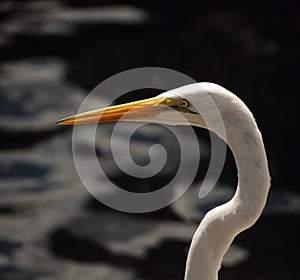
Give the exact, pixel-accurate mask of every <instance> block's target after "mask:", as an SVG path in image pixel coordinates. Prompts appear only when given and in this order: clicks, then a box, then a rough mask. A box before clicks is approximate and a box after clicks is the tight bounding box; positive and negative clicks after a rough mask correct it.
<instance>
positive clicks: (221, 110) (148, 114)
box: [57, 83, 270, 280]
mask: <svg viewBox="0 0 300 280" xmlns="http://www.w3.org/2000/svg"><path fill="white" fill-rule="evenodd" d="M211 100H213V103H214V104H215V105H216V106H215V107H214V106H211ZM199 108H200V110H199ZM174 110H176V111H180V112H181V113H182V114H183V115H184V116H185V118H186V119H187V120H188V122H189V123H190V124H191V125H195V126H199V127H203V128H208V129H210V130H212V131H214V132H215V133H216V134H217V135H219V136H220V137H221V138H223V139H224V141H226V142H227V144H228V146H229V147H230V149H231V150H232V153H233V155H234V158H235V162H236V165H237V169H238V186H237V190H236V192H235V194H234V196H233V197H232V199H231V200H230V201H228V202H227V203H225V204H223V205H221V206H218V207H216V208H214V209H212V210H211V211H209V212H208V213H207V214H206V215H205V217H204V218H203V220H202V221H201V223H200V225H199V227H198V228H197V230H196V232H195V234H194V236H193V239H192V243H191V246H190V249H189V253H188V258H187V262H186V271H185V278H184V279H185V280H199V279H205V280H213V279H217V278H218V271H219V269H220V267H221V261H222V258H223V256H224V254H225V252H226V251H227V249H228V248H229V246H230V244H231V243H232V241H233V239H234V238H235V236H236V235H237V234H239V233H240V232H241V231H243V230H245V229H247V228H249V227H250V226H252V225H253V224H254V223H255V222H256V220H257V219H258V217H259V216H260V214H261V212H262V210H263V208H264V206H265V204H266V199H267V195H268V191H269V187H270V176H269V170H268V163H267V158H266V153H265V149H264V144H263V140H262V136H261V133H260V131H259V129H258V127H257V124H256V122H255V119H254V117H253V115H252V113H251V112H250V110H249V109H248V108H247V106H246V105H245V104H244V103H243V102H242V101H241V100H240V99H239V98H238V97H237V96H235V95H234V94H233V93H231V92H230V91H228V90H226V89H225V88H223V87H221V86H219V85H216V84H213V83H196V84H191V85H187V86H183V87H180V88H178V89H175V90H171V91H167V92H165V93H162V94H160V95H158V96H157V97H154V98H149V99H145V100H142V101H136V102H131V103H127V104H122V105H116V106H110V107H107V108H104V109H98V110H93V111H89V112H86V113H81V114H78V115H74V116H71V117H68V118H65V119H62V120H60V121H58V122H57V123H58V124H62V125H73V124H86V123H92V122H100V123H102V122H114V121H118V120H120V119H121V118H122V117H123V118H122V119H121V120H126V121H146V122H155V123H163V124H169V125H180V124H186V122H183V121H182V119H181V118H176V115H177V114H175V115H174V114H172V112H173V113H174ZM200 113H201V114H200ZM218 115H219V116H221V119H222V124H223V128H225V132H226V137H225V134H223V133H222V131H221V127H222V126H221V125H220V119H219V118H218V117H217V116H218ZM207 123H209V124H210V125H209V127H208V125H207Z"/></svg>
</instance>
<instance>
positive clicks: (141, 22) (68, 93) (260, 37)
mask: <svg viewBox="0 0 300 280" xmlns="http://www.w3.org/2000/svg"><path fill="white" fill-rule="evenodd" d="M295 3H296V1H295V2H292V1H285V2H284V3H283V2H281V3H280V4H277V3H273V2H271V1H269V3H267V2H264V4H260V5H255V4H254V3H252V4H251V5H247V4H244V6H238V4H237V3H235V2H234V1H231V2H228V1H222V2H221V3H219V2H218V1H206V2H204V1H198V2H196V3H194V2H192V1H172V2H167V1H165V2H162V1H161V2H158V1H96V0H94V1H93V0H91V1H2V2H1V3H0V13H1V21H0V62H1V69H0V115H1V118H2V121H1V123H0V133H1V142H2V144H1V147H0V149H1V151H0V157H1V158H0V175H1V177H0V184H1V186H0V191H1V193H0V194H1V199H0V228H1V230H0V279H69V278H70V279H183V271H184V262H185V257H186V253H187V249H188V245H189V239H186V240H183V239H180V238H179V239H176V238H175V237H174V236H170V237H168V236H164V237H163V238H160V239H158V240H156V241H153V242H152V243H151V242H150V245H148V246H146V247H145V251H144V253H143V256H142V257H135V256H132V255H130V254H128V255H126V254H125V253H118V252H117V253H116V251H113V250H112V251H111V250H110V247H109V246H108V247H106V246H105V243H106V239H105V238H104V237H102V236H101V232H102V230H103V228H106V227H109V226H111V224H113V225H116V227H117V229H118V231H122V230H124V228H123V223H125V225H124V227H126V226H129V225H131V227H132V231H130V232H129V233H128V236H126V237H124V236H122V234H120V235H119V236H116V239H119V241H122V238H124V240H126V239H127V241H128V239H138V238H139V237H140V235H139V234H141V235H143V234H145V232H148V233H149V232H150V234H149V236H150V237H151V225H153V224H152V223H153V222H154V223H155V227H159V225H161V224H163V223H169V222H171V223H172V222H174V223H176V225H180V226H181V225H182V226H183V227H184V225H186V226H187V227H194V226H195V225H197V222H198V221H195V220H194V221H192V222H191V221H190V222H186V221H185V220H184V219H182V217H180V216H179V215H178V213H176V211H174V209H173V208H171V207H167V208H165V209H162V210H160V211H157V212H154V213H148V214H143V215H142V214H140V215H133V214H124V213H122V214H121V213H118V212H117V211H114V210H111V209H109V208H107V207H105V206H103V205H101V204H100V203H98V202H97V201H96V200H94V199H92V198H91V196H89V195H88V194H83V193H85V189H84V187H83V186H82V185H81V184H80V181H79V179H78V178H77V176H76V173H75V172H74V167H73V166H72V164H73V163H72V160H71V142H70V139H69V138H68V137H70V135H71V133H72V131H71V129H69V128H61V127H57V126H55V124H54V123H55V121H56V120H57V119H59V118H61V117H64V116H66V115H68V114H71V113H72V112H73V113H74V112H76V110H77V109H78V107H79V105H80V103H81V101H82V100H83V98H84V96H85V95H86V94H87V93H88V92H89V91H91V90H92V89H93V88H94V87H95V86H96V85H97V84H98V83H100V82H101V81H103V80H104V79H106V78H108V77H110V76H111V75H114V74H117V73H119V72H121V71H124V70H128V69H132V68H136V67H146V66H157V67H165V68H171V69H174V70H177V71H180V72H183V73H185V74H186V75H189V76H191V77H192V78H193V79H195V80H197V81H199V82H200V81H210V82H216V83H218V84H220V85H222V86H224V87H226V88H228V89H229V90H232V91H233V92H235V93H236V94H237V95H238V96H239V97H240V98H241V99H242V100H244V101H245V103H246V104H247V105H248V106H249V108H250V109H251V111H252V112H253V114H254V116H255V117H256V120H257V122H258V124H259V127H260V129H261V131H262V133H263V136H264V141H265V145H266V150H267V154H268V159H269V166H270V172H271V176H272V190H271V192H274V193H275V194H276V196H275V198H274V200H273V203H274V204H275V206H276V205H277V206H278V205H279V207H277V208H276V207H275V206H274V207H275V208H276V209H277V210H276V211H275V212H272V213H271V212H270V213H271V214H269V215H264V216H263V217H262V218H261V219H260V220H259V222H258V223H257V225H256V226H255V227H254V228H252V229H250V230H247V231H246V232H244V233H243V234H241V235H240V236H238V237H237V239H236V241H235V244H236V245H239V246H241V247H243V248H246V250H247V251H248V257H247V258H246V259H245V260H244V261H242V262H240V263H239V264H238V265H233V266H230V267H224V268H222V269H221V271H220V278H221V279H240V278H243V279H291V278H294V279H296V278H297V277H299V276H298V274H299V273H298V267H297V265H298V263H299V256H298V252H299V249H300V248H299V239H298V238H299V213H300V212H299V211H300V205H299V201H300V199H299V186H298V182H297V178H298V177H299V176H298V172H299V165H298V143H299V140H298V134H299V129H298V126H299V125H298V107H299V106H298V100H299V90H300V88H299V81H298V80H299V70H300V69H299V61H300V59H299V56H300V54H299V49H300V40H299V39H300V38H299V34H300V17H299V8H298V7H297V5H296V4H295ZM120 5H122V6H123V7H124V5H126V6H127V7H129V8H130V9H135V10H134V11H135V13H133V14H131V16H132V18H130V16H129V17H127V20H123V21H122V20H118V16H111V17H109V16H108V17H106V18H104V19H103V18H102V17H99V18H97V17H96V19H90V18H89V16H87V15H86V14H85V13H86V12H87V11H88V10H89V9H91V10H93V9H95V10H96V9H99V11H100V10H101V9H104V8H112V7H119V6H120ZM240 5H241V4H240ZM263 5H264V6H263ZM122 9H123V8H122ZM122 9H121V10H122ZM74 11H75V12H76V13H77V14H76V13H74ZM96 11H98V10H96ZM136 11H138V12H137V13H138V14H139V15H140V16H139V17H137V18H135V16H136ZM58 14H60V16H59V18H58V17H55V16H53V15H56V16H57V15H58ZM78 14H82V17H81V18H80V19H78ZM102 15H103V14H102ZM141 15H142V16H141ZM120 18H121V16H120ZM53 61H54V62H53ZM57 61H58V62H57ZM22 63H23V64H22ZM24 63H25V64H24ZM53 63H54V64H53ZM48 64H49V65H50V66H51V65H52V66H53V65H63V67H66V68H65V69H66V70H64V74H63V75H61V77H62V78H58V79H56V78H55V71H56V70H55V69H58V70H59V69H60V68H59V67H60V66H59V67H58V68H55V67H56V66H54V68H51V69H52V70H51V69H50V68H49V67H50V66H49V67H48V66H47V65H48ZM22 65H23V66H22ZM24 65H25V67H24ZM52 66H51V67H52ZM22 67H23V68H22ZM35 67H37V68H35ZM39 69H41V70H39ZM47 69H48V70H49V69H50V70H49V71H48V70H47ZM53 69H54V70H53ZM43 71H44V72H45V73H46V74H45V75H44V76H43V73H44V72H43ZM47 71H48V72H47ZM51 71H52V72H51ZM31 73H33V74H31ZM57 75H58V74H57ZM58 76H59V75H58ZM53 77H54V78H53ZM53 81H54V82H53ZM53 84H55V86H53ZM62 85H63V86H62ZM66 85H67V86H66ZM70 85H71V88H69V89H67V88H66V87H68V86H70ZM72 87H73V88H74V91H76V94H77V97H78V98H77V99H76V98H75V97H74V96H73V97H72ZM16 92H17V93H16ZM142 94H143V97H144V95H145V96H154V95H155V94H157V92H155V91H151V90H150V91H148V92H146V93H145V92H144V93H142ZM137 95H138V94H137ZM137 95H135V97H136V99H139V98H140V97H138V96H137ZM37 96H38V98H37ZM135 97H134V98H135ZM74 98H75V99H74ZM126 98H129V99H132V97H130V96H129V95H128V96H127V97H126ZM126 98H125V99H124V101H126ZM71 99H72V101H69V100H71ZM81 99H82V100H81ZM31 100H35V102H34V103H33V106H34V108H33V109H28V108H30V104H31ZM122 101H123V100H122ZM39 102H40V103H39ZM39 104H40V106H39ZM26 106H27V107H26ZM28 106H29V107H28ZM45 111H47V112H50V113H49V114H48V115H46V116H45ZM51 112H52V113H51ZM196 132H197V135H198V136H199V138H203V139H204V140H203V141H207V134H205V133H204V132H203V131H201V130H196ZM64 138H66V139H68V140H66V141H64V140H61V139H64ZM56 139H60V140H56ZM57 141H58V142H57ZM60 141H62V142H60ZM49 143H52V144H49ZM53 143H54V144H53ZM49 147H50V148H49ZM57 150H58V152H57ZM65 150H66V151H67V154H64V152H65ZM55 153H56V154H55ZM60 153H62V154H61V155H60ZM35 155H36V156H35ZM52 157H53V158H52ZM62 157H67V158H69V159H70V161H69V162H67V163H65V162H61V161H62V160H66V158H64V159H62ZM43 158H46V161H44V159H43ZM47 160H48V161H47ZM56 164H62V165H68V168H69V169H70V170H72V172H73V173H72V172H71V171H70V170H69V169H66V170H65V172H66V173H67V172H70V173H69V174H70V175H72V177H73V180H74V181H72V179H70V178H71V177H69V178H68V180H70V181H67V182H66V181H64V179H61V180H62V181H63V183H62V181H59V180H58V181H55V180H52V181H51V178H50V175H49V174H50V173H49V170H52V168H54V167H53V165H56ZM64 168H65V166H64ZM200 169H201V168H200ZM68 170H69V171H68ZM201 174H202V173H201V170H200V171H199V176H198V177H199V178H198V180H199V181H200V180H201V176H202V175H201ZM49 178H50V179H49ZM118 178H119V181H124V180H125V181H128V182H132V181H130V180H132V178H126V177H125V179H124V174H122V175H121V174H120V176H119V177H118ZM118 178H117V179H116V180H117V181H118ZM32 182H33V183H32ZM49 182H51V183H49ZM220 182H222V183H223V184H230V185H234V184H235V183H236V179H235V168H234V162H233V159H232V156H231V154H230V153H229V154H228V158H227V160H226V165H225V169H224V172H223V174H222V176H221V178H220ZM143 183H145V182H139V183H138V184H141V185H143ZM146 183H147V186H148V187H144V189H146V190H151V188H152V187H151V185H152V183H153V184H155V182H154V181H153V182H151V180H150V182H149V180H148V181H147V182H146ZM133 184H134V181H133ZM62 185H64V187H63V188H62V189H63V190H66V192H63V191H61V190H59V188H60V187H61V186H62ZM70 185H76V188H77V192H79V193H80V195H78V196H77V195H71V194H72V193H73V190H72V189H70V188H69V187H68V186H70ZM47 188H52V190H53V191H51V192H49V189H47ZM147 188H148V189H147ZM78 190H79V191H78ZM56 191H58V192H57V193H56ZM69 195H71V196H72V197H69ZM49 197H50V198H49ZM62 197H63V199H62ZM58 201H60V203H58ZM72 203H74V205H75V204H76V207H75V206H74V205H72ZM276 203H277V204H276ZM45 205H46V206H45ZM49 205H50V206H49ZM211 207H212V205H211V206H210V208H211ZM75 208H76V211H75V210H74V209H75ZM47 209H48V210H49V211H50V212H51V211H53V209H56V210H57V211H53V212H51V214H49V213H50V212H49V213H48V212H47ZM278 209H280V211H278ZM68 212H70V213H71V212H72V215H73V216H68V215H67V214H66V213H68ZM60 213H62V214H61V215H62V216H63V215H66V217H65V218H62V216H60ZM98 215H99V216H98ZM105 215H107V217H108V218H107V219H105V217H106V216H105ZM99 217H100V218H99ZM103 217H104V221H102V220H101V219H102V218H103ZM112 217H114V218H112ZM111 218H112V220H110V219H111ZM56 219H57V222H56ZM99 219H100V220H99ZM127 219H129V220H130V222H129V225H128V224H126V223H127V222H124V221H127ZM48 220H49V223H48ZM50 220H51V222H50ZM199 220H200V218H199ZM141 221H142V223H143V226H142V229H141V228H139V226H140V225H139V224H140V223H141ZM118 223H120V224H119V225H118ZM131 223H132V224H131ZM134 224H136V227H137V228H136V230H135V225H134ZM121 225H122V226H121ZM82 227H84V228H86V231H87V232H89V234H83V233H80V234H78V232H77V229H78V228H82ZM118 227H119V228H118ZM174 230H176V229H175V228H174ZM23 231H24V233H23ZM79 231H80V230H79ZM108 232H109V231H108ZM113 232H114V231H113ZM98 233H100V235H98ZM114 233H115V232H114ZM93 234H94V235H95V237H94V238H90V237H91V236H93ZM150 237H148V238H150ZM124 242H125V241H124ZM126 246H129V247H128V248H129V249H128V250H130V246H132V245H130V243H128V244H127V245H126ZM41 252H42V253H41ZM119 270H120V272H119ZM118 273H120V274H118ZM43 277H44V278H43Z"/></svg>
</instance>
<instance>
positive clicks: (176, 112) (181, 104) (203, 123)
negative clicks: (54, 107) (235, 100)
mask: <svg viewBox="0 0 300 280" xmlns="http://www.w3.org/2000/svg"><path fill="white" fill-rule="evenodd" d="M214 87H218V90H212V89H214ZM220 89H223V90H225V89H224V88H222V87H220V86H217V85H215V84H211V83H195V84H191V85H187V86H183V87H180V88H177V89H174V90H170V91H166V92H164V93H162V94H160V95H158V96H156V97H153V98H148V99H144V100H139V101H134V102H130V103H126V104H121V105H115V106H109V107H106V108H102V109H97V110H92V111H88V112H84V113H80V114H77V115H73V116H70V117H67V118H64V119H61V120H59V121H58V122H57V124H60V125H74V124H89V123H105V122H116V121H138V122H151V123H161V124H168V125H187V124H191V125H197V126H200V127H205V128H207V127H208V125H207V123H209V122H214V121H215V119H216V115H218V114H217V111H218V107H217V106H216V103H215V101H216V99H217V100H218V95H217V94H215V96H213V95H214V94H213V93H214V92H219V91H220ZM225 91H226V90H225ZM215 97H217V98H215ZM218 113H219V112H218ZM219 115H220V114H219Z"/></svg>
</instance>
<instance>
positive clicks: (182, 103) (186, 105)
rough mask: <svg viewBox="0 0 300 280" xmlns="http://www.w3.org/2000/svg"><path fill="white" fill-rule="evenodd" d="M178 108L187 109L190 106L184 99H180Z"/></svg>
mask: <svg viewBox="0 0 300 280" xmlns="http://www.w3.org/2000/svg"><path fill="white" fill-rule="evenodd" d="M180 106H181V107H183V108H187V107H189V106H190V103H189V102H188V101H187V100H186V99H181V100H180Z"/></svg>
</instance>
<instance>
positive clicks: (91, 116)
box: [56, 97, 179, 125]
mask: <svg viewBox="0 0 300 280" xmlns="http://www.w3.org/2000/svg"><path fill="white" fill-rule="evenodd" d="M178 101H179V100H178V99H172V98H167V97H153V98H149V99H144V100H140V101H135V102H130V103H126V104H122V105H116V106H110V107H106V108H103V109H97V110H93V111H89V112H85V113H81V114H77V115H74V116H70V117H67V118H64V119H61V120H59V121H57V122H56V123H57V124H60V125H74V124H89V123H98V122H100V123H104V122H116V121H118V120H121V119H122V120H124V121H134V120H141V121H142V120H143V119H147V118H149V117H153V116H155V115H156V114H158V113H161V112H162V111H164V110H165V109H168V108H170V107H173V106H176V105H178Z"/></svg>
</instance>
